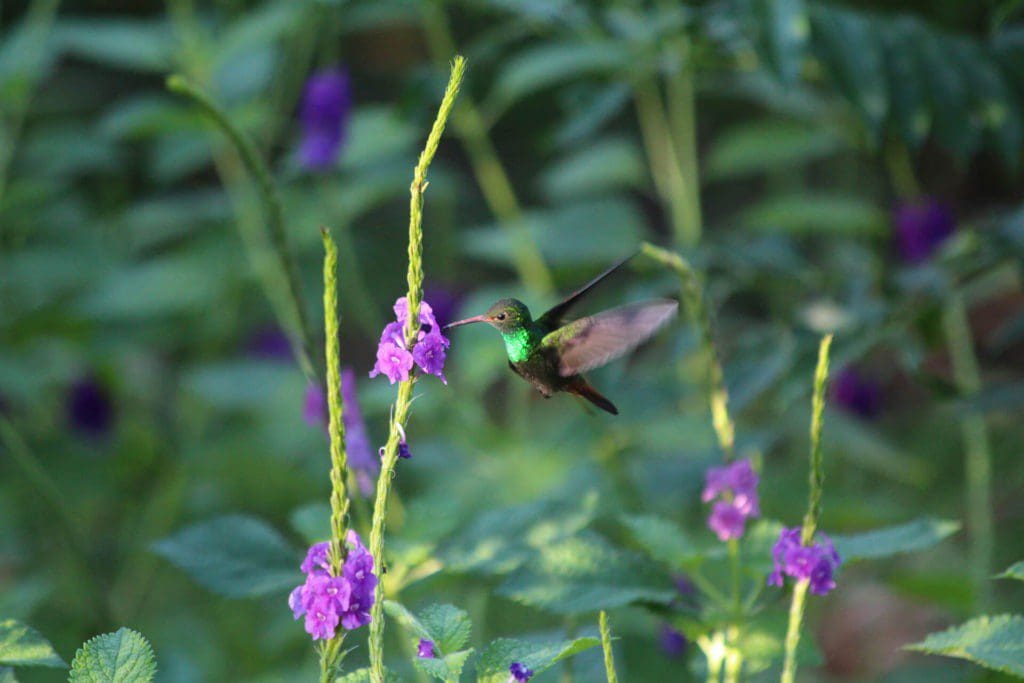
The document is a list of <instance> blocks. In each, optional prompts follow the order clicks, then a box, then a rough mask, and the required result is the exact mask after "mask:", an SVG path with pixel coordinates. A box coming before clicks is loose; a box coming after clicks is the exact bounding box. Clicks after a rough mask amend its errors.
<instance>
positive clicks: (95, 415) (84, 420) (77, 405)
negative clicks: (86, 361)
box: [67, 375, 114, 437]
mask: <svg viewBox="0 0 1024 683" xmlns="http://www.w3.org/2000/svg"><path fill="white" fill-rule="evenodd" d="M67 417H68V422H69V423H70V424H71V427H72V429H74V430H75V431H77V432H80V433H82V434H85V435H86V436H90V437H100V436H103V435H104V434H106V433H107V432H109V431H110V428H111V426H112V425H113V424H114V405H113V403H112V402H111V400H110V393H109V392H108V391H107V389H106V388H105V387H104V386H103V385H102V384H100V382H99V380H98V379H97V378H96V377H95V376H93V375H85V376H83V377H81V378H79V379H78V380H76V381H75V382H74V383H73V384H72V385H71V386H70V387H69V388H68V394H67Z"/></svg>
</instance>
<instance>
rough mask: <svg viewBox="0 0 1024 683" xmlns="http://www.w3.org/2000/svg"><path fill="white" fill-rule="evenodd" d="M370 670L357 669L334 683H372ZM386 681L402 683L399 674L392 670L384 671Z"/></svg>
mask: <svg viewBox="0 0 1024 683" xmlns="http://www.w3.org/2000/svg"><path fill="white" fill-rule="evenodd" d="M371 680H372V679H371V678H370V668H369V667H364V668H362V669H356V670H355V671H350V672H348V673H347V674H345V675H343V676H338V677H337V678H335V679H334V683H370V682H371ZM384 680H385V682H386V683H401V680H402V679H400V678H399V677H398V674H396V673H395V672H393V671H392V670H391V669H384Z"/></svg>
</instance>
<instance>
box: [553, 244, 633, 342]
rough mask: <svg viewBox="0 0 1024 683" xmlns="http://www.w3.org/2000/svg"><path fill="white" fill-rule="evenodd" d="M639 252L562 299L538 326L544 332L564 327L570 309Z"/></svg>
mask: <svg viewBox="0 0 1024 683" xmlns="http://www.w3.org/2000/svg"><path fill="white" fill-rule="evenodd" d="M636 254H637V252H633V253H632V254H630V255H629V256H627V257H626V258H624V259H622V260H621V261H619V262H618V263H616V264H615V265H613V266H612V267H611V268H609V269H608V270H606V271H604V272H603V273H601V274H600V275H598V276H597V277H595V278H594V279H593V280H591V281H590V282H588V283H587V284H585V285H583V286H582V287H580V288H579V289H577V290H576V291H575V292H573V293H572V294H570V295H569V296H567V297H565V298H564V299H562V301H561V302H560V303H557V304H555V305H554V306H552V307H551V308H550V309H549V310H547V311H545V312H544V314H543V315H541V316H540V317H539V318H537V324H538V325H540V327H541V329H544V330H555V329H558V328H559V327H561V326H562V323H563V322H565V321H564V320H563V318H564V317H565V314H566V313H568V312H569V309H570V308H572V307H573V305H575V304H576V303H577V302H578V301H579V300H580V299H582V298H583V296H584V295H585V294H586V293H587V292H589V291H590V290H591V289H593V288H594V286H595V285H597V283H599V282H600V281H601V280H603V279H605V278H606V277H608V276H609V275H611V274H612V273H614V272H615V271H616V270H618V269H619V267H620V266H622V264H623V263H625V262H626V261H628V260H629V259H631V258H633V257H634V256H636Z"/></svg>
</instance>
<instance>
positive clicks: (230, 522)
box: [153, 515, 302, 598]
mask: <svg viewBox="0 0 1024 683" xmlns="http://www.w3.org/2000/svg"><path fill="white" fill-rule="evenodd" d="M153 550H154V551H155V552H156V553H158V554H160V555H163V556H164V557H165V558H167V559H168V560H170V562H171V563H172V564H174V565H175V566H177V567H178V568H180V569H182V570H183V571H185V572H186V573H187V574H188V575H189V576H190V577H192V579H193V580H195V581H196V583H198V584H200V585H202V586H204V587H206V588H208V589H210V590H212V591H213V592H215V593H219V594H221V595H224V596H227V597H229V598H246V597H256V596H260V595H270V594H273V593H278V592H284V591H287V590H288V589H289V588H294V587H295V586H296V585H298V584H299V583H300V579H301V578H302V575H301V574H300V572H299V568H298V567H299V560H300V558H299V556H298V553H297V552H296V551H295V550H293V549H292V548H291V547H290V546H289V545H288V543H287V542H286V541H285V540H284V539H283V538H282V537H281V535H280V534H278V533H277V532H276V531H275V530H274V529H272V528H271V527H270V526H268V525H267V524H266V523H264V522H262V521H260V520H259V519H255V518H253V517H245V516H242V515H231V516H227V517H219V518H217V519H213V520H210V521H206V522H201V523H199V524H195V525H193V526H190V527H188V528H186V529H184V530H182V531H179V532H178V533H177V534H175V535H174V536H171V537H169V538H166V539H164V540H162V541H159V542H158V543H156V544H155V545H154V546H153Z"/></svg>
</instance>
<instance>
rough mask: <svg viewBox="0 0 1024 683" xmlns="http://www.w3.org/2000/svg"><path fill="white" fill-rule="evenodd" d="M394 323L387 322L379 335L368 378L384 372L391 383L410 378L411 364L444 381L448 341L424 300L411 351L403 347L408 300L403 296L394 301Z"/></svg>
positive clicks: (407, 315) (445, 381)
mask: <svg viewBox="0 0 1024 683" xmlns="http://www.w3.org/2000/svg"><path fill="white" fill-rule="evenodd" d="M395 317H396V318H397V321H396V322H393V323H388V324H387V325H386V326H385V327H384V332H382V333H381V335H380V344H379V345H378V346H377V363H376V365H374V366H373V371H372V372H370V377H376V376H377V375H385V376H386V377H387V378H388V379H389V380H391V383H392V384H394V383H395V382H405V381H407V380H408V379H409V373H410V372H411V371H412V366H413V363H415V364H416V365H418V366H419V367H420V369H421V370H423V372H426V373H429V374H431V375H437V376H438V377H440V378H441V381H442V382H444V383H445V384H447V383H448V380H446V379H445V377H444V360H445V353H446V351H447V349H448V346H449V344H450V342H449V341H448V338H447V337H445V336H444V335H443V334H441V326H440V325H438V324H437V319H436V318H435V317H434V311H433V309H432V308H431V307H430V304H428V303H427V302H426V301H421V302H420V331H419V335H418V336H417V338H416V343H415V344H414V345H413V348H412V352H410V351H409V349H408V348H406V346H405V323H406V321H408V319H409V300H408V299H407V298H406V297H404V296H403V297H402V298H400V299H398V300H397V301H396V302H395Z"/></svg>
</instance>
